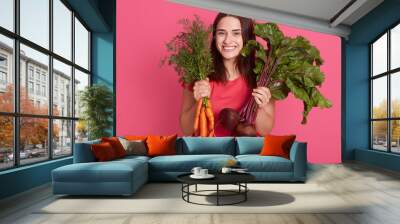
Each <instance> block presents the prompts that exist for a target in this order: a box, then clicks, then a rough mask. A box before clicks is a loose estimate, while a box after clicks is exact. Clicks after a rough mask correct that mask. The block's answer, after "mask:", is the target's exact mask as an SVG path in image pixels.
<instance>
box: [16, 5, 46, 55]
mask: <svg viewBox="0 0 400 224" xmlns="http://www.w3.org/2000/svg"><path fill="white" fill-rule="evenodd" d="M20 7H21V8H20V14H21V15H20V18H21V27H20V31H21V36H23V37H25V38H26V39H28V40H30V41H32V42H35V43H36V44H39V45H41V46H42V47H44V48H47V49H48V48H49V0H35V1H32V0H20Z"/></svg>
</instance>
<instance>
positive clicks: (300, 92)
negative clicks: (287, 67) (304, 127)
mask: <svg viewBox="0 0 400 224" xmlns="http://www.w3.org/2000/svg"><path fill="white" fill-rule="evenodd" d="M286 85H287V87H288V88H289V89H290V91H291V92H292V93H293V95H294V96H295V97H296V98H298V99H301V100H303V101H304V102H305V103H307V104H311V100H310V97H309V96H308V94H307V92H306V91H305V90H304V88H302V87H301V86H298V85H296V82H295V81H293V80H292V79H291V78H288V79H286Z"/></svg>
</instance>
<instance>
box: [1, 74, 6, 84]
mask: <svg viewBox="0 0 400 224" xmlns="http://www.w3.org/2000/svg"><path fill="white" fill-rule="evenodd" d="M0 84H2V85H6V84H7V74H6V73H5V72H3V71H0Z"/></svg>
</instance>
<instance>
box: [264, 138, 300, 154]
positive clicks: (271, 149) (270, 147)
mask: <svg viewBox="0 0 400 224" xmlns="http://www.w3.org/2000/svg"><path fill="white" fill-rule="evenodd" d="M295 139H296V135H282V136H276V135H266V136H265V137H264V146H263V148H262V149H261V152H260V155H261V156H281V157H284V158H286V159H289V153H290V148H291V147H292V144H293V142H294V140H295Z"/></svg>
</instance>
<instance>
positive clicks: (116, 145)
mask: <svg viewBox="0 0 400 224" xmlns="http://www.w3.org/2000/svg"><path fill="white" fill-rule="evenodd" d="M101 142H108V143H110V144H111V146H112V148H113V149H114V152H115V155H116V157H117V158H122V157H124V156H126V151H125V149H124V147H123V146H122V144H121V142H120V141H119V139H118V137H104V138H101Z"/></svg>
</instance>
